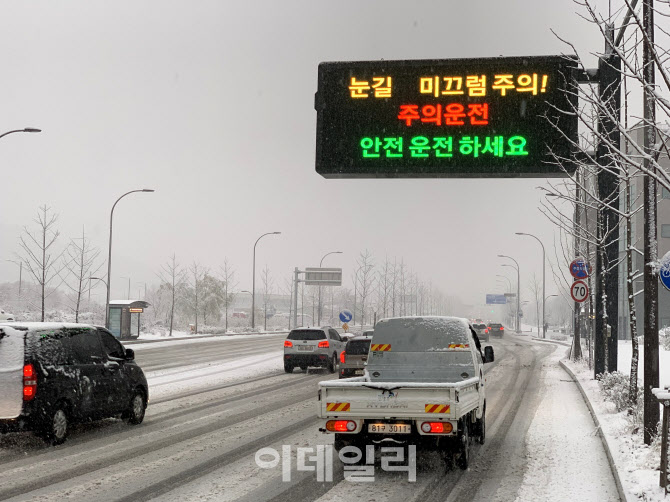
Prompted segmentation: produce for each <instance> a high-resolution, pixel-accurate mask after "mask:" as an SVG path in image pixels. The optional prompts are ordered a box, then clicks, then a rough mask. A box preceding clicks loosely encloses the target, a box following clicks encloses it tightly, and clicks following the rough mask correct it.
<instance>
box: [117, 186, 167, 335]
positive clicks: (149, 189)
mask: <svg viewBox="0 0 670 502" xmlns="http://www.w3.org/2000/svg"><path fill="white" fill-rule="evenodd" d="M154 191H155V190H153V189H152V188H142V189H140V190H131V191H130V192H126V193H124V194H123V195H122V196H121V197H119V198H118V199H116V202H114V205H113V206H112V210H111V212H110V213H109V254H108V256H107V281H106V282H105V284H106V285H107V299H106V301H105V327H106V328H107V329H109V289H110V285H111V283H112V223H113V221H114V208H115V207H116V205H117V204H118V203H119V201H120V200H121V199H123V198H124V197H125V196H126V195H130V194H131V193H135V192H154Z"/></svg>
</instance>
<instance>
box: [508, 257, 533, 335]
mask: <svg viewBox="0 0 670 502" xmlns="http://www.w3.org/2000/svg"><path fill="white" fill-rule="evenodd" d="M498 258H508V259H510V260H512V261H513V262H514V263H516V332H517V333H519V332H520V330H519V328H520V327H521V322H520V321H519V313H520V312H521V303H520V296H521V271H520V269H519V262H517V261H516V260H515V259H514V258H512V257H511V256H507V255H504V254H499V255H498ZM505 266H507V267H512V268H514V267H513V266H512V265H503V267H505ZM538 334H539V333H538Z"/></svg>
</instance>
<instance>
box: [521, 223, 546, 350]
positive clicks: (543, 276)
mask: <svg viewBox="0 0 670 502" xmlns="http://www.w3.org/2000/svg"><path fill="white" fill-rule="evenodd" d="M515 234H516V235H526V236H528V237H532V238H533V239H535V240H536V241H537V242H539V243H540V246H542V338H545V336H546V334H545V332H544V324H545V319H546V316H545V315H544V307H545V305H546V302H545V295H546V294H547V292H546V289H545V287H546V274H545V269H546V267H545V264H546V252H545V250H544V244H542V241H541V240H540V239H539V238H537V237H536V236H535V235H533V234H527V233H525V232H515ZM537 322H538V323H539V322H540V320H539V319H538V320H537ZM537 336H540V327H539V326H538V327H537Z"/></svg>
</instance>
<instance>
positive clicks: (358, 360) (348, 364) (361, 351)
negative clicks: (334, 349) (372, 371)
mask: <svg viewBox="0 0 670 502" xmlns="http://www.w3.org/2000/svg"><path fill="white" fill-rule="evenodd" d="M371 334H372V333H371ZM371 340H372V337H371V336H355V337H353V338H352V339H351V340H349V341H348V342H347V346H346V347H345V348H344V352H343V353H342V354H341V355H340V378H349V377H352V376H361V375H363V373H364V372H365V363H366V362H367V360H368V352H369V351H370V341H371Z"/></svg>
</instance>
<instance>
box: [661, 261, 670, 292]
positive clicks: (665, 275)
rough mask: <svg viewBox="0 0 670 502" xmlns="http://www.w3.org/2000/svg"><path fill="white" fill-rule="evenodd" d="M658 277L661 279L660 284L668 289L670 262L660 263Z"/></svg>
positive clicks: (669, 288) (669, 284) (669, 283)
mask: <svg viewBox="0 0 670 502" xmlns="http://www.w3.org/2000/svg"><path fill="white" fill-rule="evenodd" d="M658 277H659V278H660V279H661V284H663V286H665V289H667V290H670V263H662V264H661V270H659V272H658Z"/></svg>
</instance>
